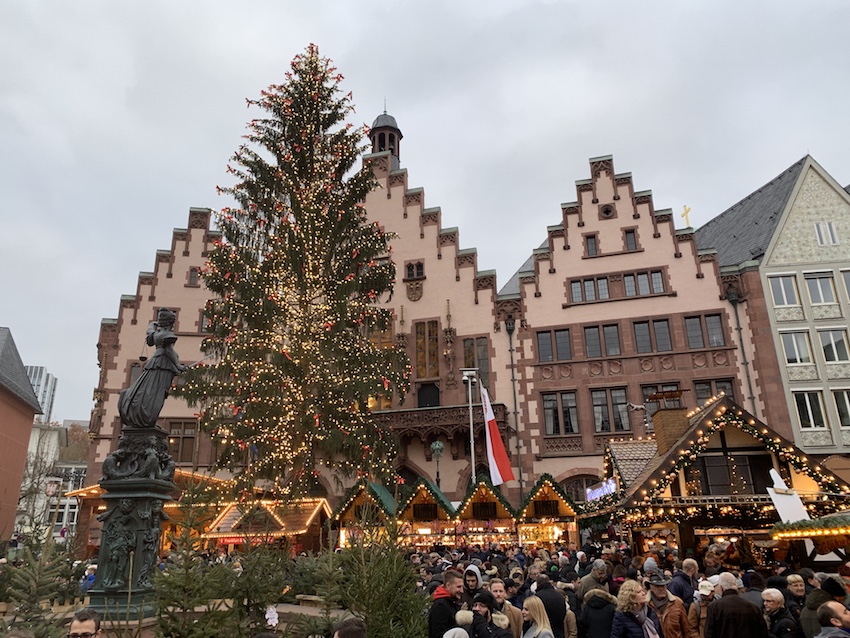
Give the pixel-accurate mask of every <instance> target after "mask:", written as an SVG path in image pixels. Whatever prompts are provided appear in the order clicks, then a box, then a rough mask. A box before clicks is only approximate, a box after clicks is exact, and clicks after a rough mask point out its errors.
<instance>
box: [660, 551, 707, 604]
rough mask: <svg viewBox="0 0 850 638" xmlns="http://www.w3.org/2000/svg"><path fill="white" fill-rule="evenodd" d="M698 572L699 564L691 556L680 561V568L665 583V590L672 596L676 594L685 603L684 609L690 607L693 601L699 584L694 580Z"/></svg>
mask: <svg viewBox="0 0 850 638" xmlns="http://www.w3.org/2000/svg"><path fill="white" fill-rule="evenodd" d="M697 573H699V564H698V563H697V562H696V561H695V560H694V559H693V558H686V559H685V560H683V561H682V569H680V570H678V571H677V572H676V573H675V574H673V580H671V581H670V584H669V585H667V590H668V591H669V592H670V593H671V594H673V595H674V596H678V597H679V598H681V599H682V602H683V603H685V609H688V608H690V606H691V603H692V602H694V592H695V591H696V588H697V587H698V586H699V583H697V581H696V576H697Z"/></svg>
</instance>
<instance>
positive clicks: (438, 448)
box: [431, 439, 445, 489]
mask: <svg viewBox="0 0 850 638" xmlns="http://www.w3.org/2000/svg"><path fill="white" fill-rule="evenodd" d="M443 448H445V444H444V443H443V442H442V441H440V440H439V439H438V440H436V441H434V442H433V443H432V444H431V456H433V457H434V460H435V461H436V462H437V489H440V459H441V458H442V456H443Z"/></svg>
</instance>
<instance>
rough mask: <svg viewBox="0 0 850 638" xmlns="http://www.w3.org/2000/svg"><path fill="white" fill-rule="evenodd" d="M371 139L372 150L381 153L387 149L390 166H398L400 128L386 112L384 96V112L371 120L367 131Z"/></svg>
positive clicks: (394, 167)
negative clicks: (370, 127)
mask: <svg viewBox="0 0 850 638" xmlns="http://www.w3.org/2000/svg"><path fill="white" fill-rule="evenodd" d="M369 138H370V139H371V140H372V152H373V153H382V152H384V151H389V152H390V155H391V156H392V168H393V169H397V168H398V167H399V159H400V157H401V154H400V146H401V138H402V134H401V130H400V129H399V128H398V124H397V123H396V121H395V118H394V117H393V116H392V115H389V114H387V98H386V97H385V98H384V112H383V113H382V114H381V115H379V116H378V117H376V118H375V121H374V122H372V131H371V132H370V133H369Z"/></svg>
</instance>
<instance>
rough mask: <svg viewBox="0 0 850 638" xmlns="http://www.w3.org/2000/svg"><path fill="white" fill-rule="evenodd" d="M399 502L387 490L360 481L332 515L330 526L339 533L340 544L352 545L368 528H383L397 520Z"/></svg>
mask: <svg viewBox="0 0 850 638" xmlns="http://www.w3.org/2000/svg"><path fill="white" fill-rule="evenodd" d="M395 512H396V501H395V499H394V498H393V496H392V494H390V493H389V491H388V490H387V488H385V487H384V486H383V485H380V484H378V483H374V482H372V481H369V480H366V479H361V480H360V481H358V482H357V483H355V484H354V485H353V486H352V488H351V489H350V490H348V492H347V493H346V494H345V496H344V497H343V499H342V502H341V503H340V504H339V506H338V507H337V508H336V509H335V510H334V512H333V514H331V523H332V525H333V527H334V529H336V530H338V532H339V538H338V539H337V545H338V546H339V547H344V546H346V545H350V544H351V543H352V542H353V541H354V540H355V539H356V538H358V537H359V536H360V535H361V534H362V533H363V532H364V531H365V530H366V529H367V528H368V529H375V528H380V527H383V526H385V525H386V524H387V522H388V521H390V520H392V521H393V522H394V521H395Z"/></svg>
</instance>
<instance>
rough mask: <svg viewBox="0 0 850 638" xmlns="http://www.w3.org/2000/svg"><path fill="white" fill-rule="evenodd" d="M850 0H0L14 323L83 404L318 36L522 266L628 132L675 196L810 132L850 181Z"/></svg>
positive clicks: (759, 179) (792, 151) (718, 193)
mask: <svg viewBox="0 0 850 638" xmlns="http://www.w3.org/2000/svg"><path fill="white" fill-rule="evenodd" d="M848 24H850V3H848V2H846V1H845V0H832V1H830V0H821V1H818V2H804V1H799V2H783V1H776V0H771V1H764V2H755V1H753V2H741V1H740V0H734V1H730V2H720V1H717V0H713V1H712V2H673V1H671V2H667V3H660V2H634V1H633V0H632V1H611V2H603V1H595V2H587V1H578V2H555V1H549V2H531V1H520V0H486V1H481V2H478V1H470V0H463V1H459V0H452V1H445V2H431V1H423V0H417V1H406V0H396V1H386V0H384V1H383V2H376V1H371V0H368V1H367V0H345V1H343V0H339V1H334V2H331V1H319V0H310V1H304V2H283V1H277V2H272V1H266V2H257V1H255V2H250V3H249V2H235V1H234V2H222V1H215V0H205V1H204V2H200V1H198V2H191V1H183V2H173V1H170V0H169V1H155V0H146V1H145V2H114V1H103V2H94V1H86V0H82V1H80V2H73V3H70V2H58V1H54V2H44V1H40V0H4V1H3V2H2V3H1V4H0V194H2V198H3V199H2V204H0V273H2V279H0V293H1V294H0V326H8V327H10V328H11V330H12V335H13V337H14V339H15V342H16V343H17V346H18V350H19V351H20V353H21V357H22V358H23V360H24V363H25V364H29V365H44V366H46V367H47V368H48V369H49V370H50V372H52V373H53V374H54V375H56V376H57V377H58V378H59V385H58V393H57V398H56V405H55V409H54V419H58V420H62V419H75V418H81V419H87V418H88V416H89V413H90V410H91V407H92V402H91V394H92V389H93V388H94V385H95V383H96V382H97V355H96V349H95V345H96V343H97V338H98V329H99V325H100V320H101V318H103V317H115V316H117V313H118V302H119V296H120V295H121V294H133V293H135V290H136V280H137V275H138V272H139V271H144V270H152V269H153V266H154V255H155V251H156V250H157V249H160V248H169V246H170V242H171V231H172V229H173V228H175V227H183V226H185V224H186V221H187V215H188V209H189V207H190V206H201V207H207V206H208V207H213V208H220V207H221V206H224V205H226V202H224V201H223V200H222V199H221V198H218V197H217V196H216V195H215V186H216V184H226V183H228V182H227V176H226V174H225V171H224V167H225V163H226V161H227V159H228V157H229V156H230V154H231V153H232V152H233V151H234V150H235V148H236V146H237V145H238V143H239V141H240V136H241V135H242V134H243V132H244V125H245V122H246V121H247V120H248V119H250V118H251V117H253V115H252V114H251V112H250V111H247V110H246V108H245V98H246V97H249V96H250V97H256V96H257V95H258V94H259V92H260V90H261V89H263V88H265V87H266V86H267V85H269V84H271V83H277V82H282V81H283V80H284V77H283V73H284V71H285V69H286V67H287V65H288V63H289V61H290V59H291V58H292V57H293V56H294V55H295V54H297V53H299V52H300V51H302V50H303V49H304V48H305V47H306V45H307V44H309V43H310V42H315V43H316V44H318V45H319V47H320V51H321V53H322V54H323V55H327V56H329V57H331V58H332V59H333V60H334V61H335V62H336V64H337V66H338V67H339V69H340V70H341V72H342V73H343V74H344V75H345V81H344V83H343V87H344V88H345V89H346V90H351V91H352V92H353V93H354V101H355V104H356V106H357V119H356V120H355V123H356V124H360V123H363V122H365V123H367V124H371V122H372V120H373V119H374V118H375V116H377V115H378V114H379V113H380V112H381V111H382V110H383V104H384V98H386V100H387V109H388V112H389V113H390V114H391V115H394V116H395V117H396V118H397V120H398V123H399V127H400V128H401V130H402V132H403V134H404V141H403V142H402V147H401V150H402V164H403V166H405V167H406V168H407V169H408V171H409V183H410V185H411V186H414V187H417V186H421V187H423V188H424V189H425V202H426V205H427V206H440V207H442V211H443V225H444V226H458V227H460V241H461V246H462V247H464V248H471V247H475V248H477V249H478V266H479V268H481V269H489V268H495V269H497V270H498V283H499V286H500V287H501V286H502V285H503V284H504V283H505V282H506V281H507V279H508V278H509V277H510V276H511V274H512V273H513V272H514V271H515V270H516V269H517V268H518V267H519V266H520V265H521V264H522V262H523V261H524V259H525V258H526V256H527V255H528V254H529V253H530V251H531V250H532V249H533V248H535V247H536V246H538V245H539V244H540V242H541V241H542V240H543V239H544V238H545V236H546V226H547V225H551V224H556V223H558V222H559V221H560V209H559V204H560V203H561V202H566V201H573V200H574V199H575V198H576V197H575V185H574V182H575V180H578V179H585V178H587V177H589V170H588V164H587V160H588V158H590V157H594V156H598V155H606V154H613V155H614V165H615V169H616V170H617V171H618V172H632V174H633V175H634V183H635V188H636V189H640V190H643V189H652V191H653V194H654V198H655V205H656V207H657V208H673V209H674V211H675V212H676V213H677V216H676V223H677V226H679V227H682V226H684V220H683V219H681V218H680V217H679V216H678V213H679V212H680V211H681V210H682V207H683V205H685V204H687V205H688V206H689V207H691V209H692V212H691V217H690V220H691V225H693V226H699V225H700V224H702V223H704V222H706V221H707V220H709V219H711V218H712V217H714V216H715V215H717V214H718V213H720V212H722V211H723V210H724V209H726V208H727V207H729V206H730V205H732V204H734V203H735V202H736V201H738V200H739V199H741V198H742V197H744V196H746V195H747V194H749V193H750V192H752V191H754V190H756V189H757V188H758V187H759V186H761V185H762V184H763V183H765V182H767V181H769V180H770V179H772V178H773V177H775V176H776V175H778V174H779V173H780V172H782V171H783V170H784V169H785V168H786V167H788V166H789V165H791V164H792V163H794V162H795V161H797V160H798V159H800V158H801V157H802V156H804V155H805V154H806V153H811V154H812V156H813V157H814V158H815V159H816V160H817V161H818V162H820V163H821V164H822V165H823V166H824V168H825V169H826V170H827V171H829V172H830V173H831V174H832V175H833V176H834V177H835V178H836V179H837V180H838V181H839V182H840V183H841V184H843V185H847V184H848V183H850V146H848V142H850V117H848V113H850V88H848V72H850V40H848V37H847V25H848Z"/></svg>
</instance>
